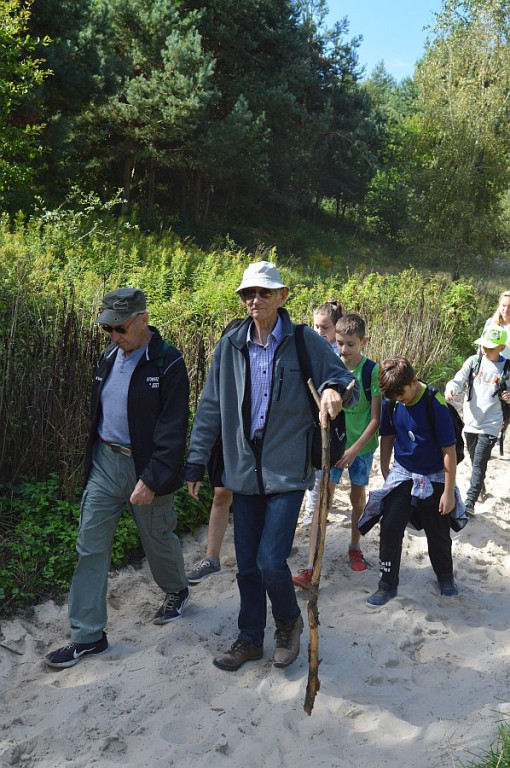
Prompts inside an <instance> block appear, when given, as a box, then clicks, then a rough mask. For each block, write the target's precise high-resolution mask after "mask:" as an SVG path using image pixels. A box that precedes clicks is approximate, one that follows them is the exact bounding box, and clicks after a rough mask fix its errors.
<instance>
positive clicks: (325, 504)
mask: <svg viewBox="0 0 510 768" xmlns="http://www.w3.org/2000/svg"><path fill="white" fill-rule="evenodd" d="M307 384H308V388H309V389H310V392H311V393H312V395H313V397H314V400H315V402H316V403H317V405H318V407H319V409H320V398H319V395H318V394H317V390H316V389H315V387H314V385H313V383H312V380H311V379H308V381H307ZM353 387H354V380H353V381H351V383H350V384H349V385H348V386H347V388H346V391H345V393H344V402H345V400H347V399H348V398H349V397H350V395H351V392H352V389H353ZM329 433H330V419H329V416H328V417H327V420H326V426H325V427H323V426H322V425H321V439H322V455H321V464H322V467H321V469H322V472H321V478H320V481H319V527H318V530H317V542H316V544H315V553H314V558H313V570H312V580H311V582H310V593H311V597H310V599H309V600H308V602H307V603H306V607H307V610H308V625H309V627H310V640H309V642H308V683H307V686H306V694H305V703H304V710H305V712H306V714H307V715H311V714H312V709H313V705H314V703H315V697H316V695H317V692H318V690H319V688H320V687H321V683H320V680H319V674H318V673H319V664H320V659H319V623H320V622H319V606H318V598H319V582H320V578H321V568H322V556H323V555H324V546H325V544H326V525H327V522H328V511H329V508H330V498H329V447H330V443H329V439H330V438H329Z"/></svg>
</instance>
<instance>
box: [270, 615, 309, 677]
mask: <svg viewBox="0 0 510 768" xmlns="http://www.w3.org/2000/svg"><path fill="white" fill-rule="evenodd" d="M302 631H303V617H302V616H301V614H300V615H299V616H298V617H297V619H296V620H295V621H293V622H291V623H290V624H284V623H283V622H281V621H277V622H276V632H275V633H274V636H275V640H276V647H275V649H274V654H273V666H274V667H288V666H289V664H292V662H293V661H294V660H295V659H296V658H297V655H298V653H299V637H300V635H301V632H302Z"/></svg>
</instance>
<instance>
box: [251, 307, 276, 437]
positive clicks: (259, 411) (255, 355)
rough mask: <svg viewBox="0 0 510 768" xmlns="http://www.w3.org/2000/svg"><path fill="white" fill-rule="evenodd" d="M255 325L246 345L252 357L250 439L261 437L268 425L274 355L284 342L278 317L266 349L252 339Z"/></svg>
mask: <svg viewBox="0 0 510 768" xmlns="http://www.w3.org/2000/svg"><path fill="white" fill-rule="evenodd" d="M252 330H253V323H251V324H250V326H249V328H248V333H247V336H246V343H247V345H248V352H249V355H250V375H251V382H250V383H251V428H250V437H251V438H252V439H253V438H254V437H260V436H261V435H262V433H263V431H264V427H265V425H266V416H267V409H268V407H269V397H270V395H271V381H272V377H273V359H274V353H275V352H276V349H277V347H278V345H279V343H280V342H281V340H282V320H281V317H280V316H278V320H277V323H276V325H275V327H274V328H273V330H272V331H271V333H270V334H269V337H268V339H267V344H266V346H265V347H263V346H262V344H259V343H258V342H257V341H254V340H253V338H252Z"/></svg>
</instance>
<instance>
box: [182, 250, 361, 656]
mask: <svg viewBox="0 0 510 768" xmlns="http://www.w3.org/2000/svg"><path fill="white" fill-rule="evenodd" d="M236 292H237V293H238V295H239V296H240V298H241V301H242V302H243V303H244V304H245V305H246V309H247V311H248V317H247V318H246V320H245V321H243V323H242V324H241V325H240V326H239V327H238V328H236V329H234V330H233V331H231V332H230V333H228V334H226V335H225V336H224V337H223V338H222V339H221V341H220V342H219V344H218V346H217V348H216V350H215V353H214V357H213V361H212V365H211V368H210V371H209V374H208V376H207V380H206V383H205V386H204V390H203V393H202V397H201V399H200V403H199V406H198V409H197V413H196V416H195V421H194V425H193V431H192V434H191V442H190V448H189V454H188V463H187V465H186V469H185V479H186V480H187V481H188V489H189V492H190V494H191V495H192V496H193V497H195V498H197V497H198V493H199V489H200V482H201V480H202V478H203V476H204V472H205V466H206V464H207V460H208V458H209V455H210V453H211V450H212V448H213V446H214V444H215V442H216V439H217V438H218V437H219V435H221V438H222V442H223V455H224V461H225V474H224V484H225V487H226V488H229V489H230V490H231V491H233V509H234V538H235V548H236V558H237V567H238V573H237V582H238V586H239V592H240V597H241V608H240V612H239V620H238V626H239V636H238V638H237V640H236V641H235V642H234V644H233V645H232V647H231V648H230V649H229V650H228V651H227V652H226V653H224V654H223V655H221V656H219V657H217V658H215V659H214V664H215V665H216V666H217V667H219V668H220V669H225V670H229V671H235V670H237V669H239V667H241V666H242V664H244V663H245V662H246V661H250V660H255V659H260V658H262V655H263V642H264V630H265V625H266V595H267V596H269V599H270V601H271V607H272V612H273V617H274V620H275V624H276V633H275V638H276V647H275V651H274V657H273V663H274V666H276V667H287V666H288V665H289V664H291V663H292V662H293V661H294V660H295V659H296V657H297V655H298V653H299V641H300V634H301V632H302V631H303V620H302V617H301V612H300V609H299V606H298V603H297V600H296V594H295V590H294V586H293V584H292V575H291V572H290V569H289V567H288V565H287V558H288V557H289V555H290V551H291V547H292V542H293V539H294V533H295V529H296V523H297V518H298V514H299V509H300V506H301V501H302V499H303V494H304V492H305V490H306V489H307V488H311V487H312V486H313V483H314V470H313V467H312V464H311V460H310V448H311V436H312V430H313V419H312V415H311V411H310V406H309V400H308V395H307V392H306V390H305V385H304V382H303V378H302V375H301V369H300V366H299V362H298V357H297V351H296V344H295V338H294V330H295V326H294V324H293V323H292V322H291V320H290V317H289V314H288V312H287V311H286V310H285V309H283V304H284V303H285V301H286V299H287V296H288V294H289V289H288V286H286V285H285V284H284V283H282V281H281V278H280V275H279V273H278V271H277V269H276V267H275V265H274V264H271V263H270V262H267V261H260V262H256V263H254V264H250V266H249V267H248V268H247V269H246V270H245V272H244V275H243V279H242V282H241V284H240V286H239V287H238V288H237V291H236ZM304 343H305V347H306V351H307V353H308V357H309V359H310V364H311V369H312V378H313V382H314V384H315V387H316V389H317V391H318V392H319V394H320V395H321V420H322V422H323V423H324V421H325V419H326V418H327V416H328V415H329V417H331V418H332V419H333V418H335V417H336V416H337V414H338V413H339V412H340V410H341V408H342V395H343V394H344V393H345V390H346V387H347V386H348V385H349V383H350V382H351V381H352V379H353V376H352V374H351V373H349V371H348V370H347V369H346V367H345V366H344V365H343V363H342V362H341V360H340V358H339V357H338V356H337V355H335V353H334V352H333V351H332V349H331V347H330V345H329V344H328V343H327V342H326V341H325V340H324V339H322V338H321V337H320V336H319V335H318V334H316V333H314V332H313V331H312V330H311V329H308V328H305V333H304ZM358 400H359V386H358V384H357V382H356V383H355V386H354V389H353V390H352V395H351V398H350V400H349V405H350V406H351V405H352V406H354V405H356V403H357V402H358Z"/></svg>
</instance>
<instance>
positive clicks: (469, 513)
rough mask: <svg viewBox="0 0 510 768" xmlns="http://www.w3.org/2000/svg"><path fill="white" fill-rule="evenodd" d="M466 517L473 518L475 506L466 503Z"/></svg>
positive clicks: (468, 502)
mask: <svg viewBox="0 0 510 768" xmlns="http://www.w3.org/2000/svg"><path fill="white" fill-rule="evenodd" d="M466 515H467V516H468V517H474V516H475V505H474V504H472V503H471V502H470V501H467V502H466Z"/></svg>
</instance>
